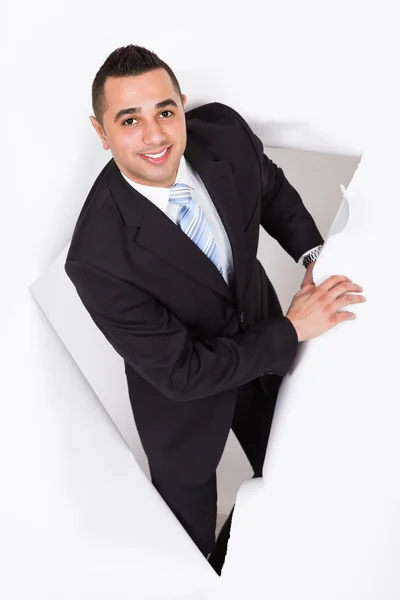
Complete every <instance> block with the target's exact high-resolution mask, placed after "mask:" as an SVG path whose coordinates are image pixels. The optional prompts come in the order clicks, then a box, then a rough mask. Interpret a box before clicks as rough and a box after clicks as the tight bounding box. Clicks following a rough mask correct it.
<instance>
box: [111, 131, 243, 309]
mask: <svg viewBox="0 0 400 600" xmlns="http://www.w3.org/2000/svg"><path fill="white" fill-rule="evenodd" d="M184 157H185V159H186V160H187V161H188V162H189V164H190V166H191V168H193V169H194V171H195V172H196V173H198V174H199V176H200V178H201V179H202V181H203V182H204V184H205V186H206V188H207V190H208V192H209V194H210V196H211V198H212V201H213V203H214V205H215V207H216V209H217V211H218V213H219V215H220V217H221V221H222V223H223V224H224V227H225V229H226V232H227V235H228V237H229V240H230V244H231V247H232V254H233V263H234V271H235V284H234V290H233V291H232V290H231V289H230V288H229V286H228V285H227V284H226V282H225V280H224V278H223V277H222V275H221V274H220V272H219V271H218V269H217V267H216V266H215V265H214V264H213V263H212V262H211V261H210V260H209V258H207V257H206V256H205V254H204V253H203V252H202V250H200V249H199V248H198V247H197V246H196V245H195V244H194V243H193V242H192V240H190V239H189V238H188V236H187V235H186V234H185V233H184V232H183V231H182V230H181V229H180V228H179V227H177V226H176V225H175V224H174V223H173V222H172V221H171V219H170V218H169V217H168V216H167V215H165V214H164V213H163V212H161V211H160V210H159V209H158V208H157V207H156V206H154V205H153V204H152V202H150V201H149V200H148V199H147V198H146V197H145V196H144V195H143V194H141V193H140V192H139V191H138V190H136V189H135V188H134V187H133V186H131V185H130V184H129V183H128V182H127V181H126V179H125V178H124V177H123V176H122V173H121V171H120V170H119V168H118V167H117V165H116V163H115V161H114V159H112V160H111V161H110V163H109V168H108V169H107V171H106V180H107V182H108V186H109V188H110V191H111V193H112V196H113V198H114V200H115V202H116V204H117V206H118V208H119V210H120V212H121V215H122V217H123V219H124V222H125V224H126V226H127V227H131V228H135V231H132V240H134V242H135V243H137V244H140V245H141V246H143V247H145V248H146V249H147V250H148V251H149V252H151V253H153V254H155V255H157V257H158V258H161V259H162V260H164V261H166V262H167V263H169V264H171V265H172V266H173V267H175V268H177V269H180V270H181V271H183V272H184V273H185V274H187V275H189V276H190V277H193V278H195V279H197V280H199V281H200V282H201V283H203V284H204V285H206V286H208V287H210V288H211V289H213V290H215V291H217V292H219V293H220V294H223V295H225V296H226V297H228V298H230V299H231V300H235V297H236V301H237V303H238V304H239V305H241V302H242V298H243V293H244V289H245V275H246V273H245V271H246V263H245V236H244V231H243V215H242V209H241V203H240V198H239V195H238V191H237V186H236V184H235V180H234V176H233V172H232V169H231V167H230V165H229V163H228V162H227V161H225V160H219V159H218V158H217V157H215V156H214V155H213V154H212V153H211V152H210V151H209V150H208V149H207V148H206V147H205V146H204V145H203V144H202V143H201V142H200V141H199V139H198V136H196V135H195V134H194V132H192V131H191V129H190V127H189V123H188V128H187V144H186V149H185V152H184ZM165 240H168V243H166V242H165Z"/></svg>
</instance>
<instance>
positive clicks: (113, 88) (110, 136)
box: [89, 69, 186, 187]
mask: <svg viewBox="0 0 400 600" xmlns="http://www.w3.org/2000/svg"><path fill="white" fill-rule="evenodd" d="M104 92H105V98H106V106H107V108H106V111H105V112H104V115H103V125H104V130H103V129H102V127H101V125H100V124H99V123H98V121H97V120H96V119H95V117H89V118H90V120H91V122H92V125H93V127H94V128H95V129H96V131H97V133H98V134H99V136H100V138H101V140H102V142H103V148H104V149H105V150H108V149H110V150H111V153H112V155H113V158H114V160H115V162H116V164H117V165H118V167H119V169H120V170H121V171H122V173H123V174H124V175H126V177H128V178H129V179H131V180H133V181H135V182H137V183H141V184H143V185H152V186H157V187H171V186H172V185H173V184H174V182H175V178H176V174H177V172H178V168H179V162H180V159H181V156H182V154H183V152H184V151H185V148H186V119H185V112H184V109H183V106H182V103H183V105H184V104H186V96H185V95H183V94H182V102H181V98H180V97H179V95H178V94H177V93H176V91H175V89H174V87H173V85H172V82H171V79H170V77H169V75H168V73H167V71H165V69H156V70H154V71H150V72H148V73H144V74H142V75H137V76H132V77H108V78H107V79H106V82H105V86H104ZM164 101H168V102H166V103H165V105H162V106H159V107H157V104H159V103H161V102H164ZM174 103H175V104H176V105H175V104H174ZM165 148H168V150H167V152H166V154H165V157H161V158H160V159H153V160H152V159H151V157H150V158H147V157H146V156H143V154H145V153H146V154H159V153H160V152H161V151H162V150H164V149H165Z"/></svg>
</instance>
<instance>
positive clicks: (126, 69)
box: [92, 44, 182, 129]
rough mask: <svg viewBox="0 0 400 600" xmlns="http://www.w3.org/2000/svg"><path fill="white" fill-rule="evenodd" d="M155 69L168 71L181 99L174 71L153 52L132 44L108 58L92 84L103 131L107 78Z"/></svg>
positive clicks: (96, 113)
mask: <svg viewBox="0 0 400 600" xmlns="http://www.w3.org/2000/svg"><path fill="white" fill-rule="evenodd" d="M155 69H165V70H166V71H167V73H168V74H169V76H170V78H171V81H172V85H173V86H174V89H175V91H176V93H177V94H178V95H179V98H181V88H180V86H179V83H178V80H177V78H176V77H175V74H174V73H173V71H172V69H171V68H170V67H169V66H168V65H167V64H166V63H165V62H164V61H163V60H161V59H160V58H159V57H158V56H157V54H155V53H154V52H152V51H151V50H147V48H143V47H142V46H136V45H134V44H130V45H129V46H122V47H121V48H117V49H116V50H114V52H112V53H111V54H110V55H109V56H108V57H107V58H106V60H105V62H104V63H103V64H102V66H101V67H100V69H99V70H98V71H97V73H96V77H95V78H94V81H93V84H92V106H93V112H94V114H95V117H96V119H97V121H98V122H99V123H100V125H101V126H102V127H103V129H104V126H103V115H104V112H105V110H106V109H107V106H106V99H105V93H104V84H105V81H106V79H107V77H129V76H132V75H142V74H143V73H147V72H148V71H153V70H155ZM181 101H182V98H181Z"/></svg>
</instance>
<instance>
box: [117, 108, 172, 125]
mask: <svg viewBox="0 0 400 600" xmlns="http://www.w3.org/2000/svg"><path fill="white" fill-rule="evenodd" d="M165 113H171V115H173V114H174V113H173V112H172V111H171V110H163V111H162V112H161V113H160V115H163V114H165ZM128 121H136V119H135V118H134V117H129V119H126V120H125V121H123V122H122V125H125V123H128ZM131 124H132V123H129V125H131Z"/></svg>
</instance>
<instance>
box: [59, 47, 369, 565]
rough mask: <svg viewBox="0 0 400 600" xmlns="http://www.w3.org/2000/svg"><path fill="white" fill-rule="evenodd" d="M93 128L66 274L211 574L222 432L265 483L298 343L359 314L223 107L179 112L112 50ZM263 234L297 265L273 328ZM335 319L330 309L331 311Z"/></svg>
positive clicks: (155, 79)
mask: <svg viewBox="0 0 400 600" xmlns="http://www.w3.org/2000/svg"><path fill="white" fill-rule="evenodd" d="M92 101H93V111H94V116H91V117H90V120H91V122H92V125H93V127H94V128H95V130H96V132H97V133H98V135H99V137H100V139H101V142H102V144H103V148H104V149H105V150H111V154H112V158H111V160H110V161H109V162H108V163H107V164H106V165H105V167H104V168H103V169H102V171H101V172H100V174H99V176H98V177H97V179H96V181H95V182H94V184H93V186H92V188H91V190H90V192H89V195H88V197H87V198H86V201H85V202H84V204H83V207H82V210H81V212H80V215H79V217H78V220H77V223H76V226H75V230H74V232H73V236H72V241H71V245H70V249H69V252H68V256H67V259H66V263H65V270H66V272H67V274H68V276H69V277H70V279H71V280H72V282H73V283H74V285H75V287H76V290H77V293H78V295H79V297H80V298H81V300H82V302H83V304H84V306H85V307H86V309H87V311H88V312H89V314H90V316H91V318H92V319H93V321H94V322H95V323H96V325H97V327H98V328H99V329H100V330H101V331H102V333H103V334H104V336H105V337H106V338H107V340H108V341H109V342H110V344H111V345H112V346H113V347H114V349H115V351H116V352H118V354H119V355H120V356H121V357H122V358H123V360H124V364H125V373H126V378H127V384H128V391H129V397H130V402H131V405H132V411H133V415H134V418H135V422H136V425H137V429H138V432H139V435H140V439H141V442H142V444H143V448H144V450H145V452H146V455H147V458H148V461H149V468H150V473H151V480H152V483H153V485H154V486H155V488H156V489H157V490H158V491H159V493H160V494H161V496H162V497H163V498H164V500H165V502H166V503H167V504H168V506H169V507H170V508H171V510H172V511H173V512H174V514H175V515H176V517H177V518H178V519H179V521H180V522H181V524H182V526H183V527H184V528H185V529H186V531H187V532H188V534H189V535H190V536H191V538H192V539H193V541H194V543H195V544H196V545H197V546H198V548H199V549H200V551H201V552H202V553H203V554H204V555H205V556H208V555H209V554H211V556H210V557H209V561H210V564H211V565H212V566H213V568H214V569H215V570H216V571H217V573H219V572H220V571H221V567H222V564H223V560H224V556H225V551H226V543H227V539H228V536H229V527H230V522H231V517H232V513H231V515H230V517H229V518H228V520H227V522H226V524H225V525H224V527H223V529H222V531H221V533H220V536H219V538H218V540H217V543H216V541H215V526H216V511H217V488H216V468H217V466H218V463H219V461H220V459H221V456H222V453H223V450H224V447H225V444H226V440H227V437H228V434H229V430H230V428H232V430H233V431H234V433H235V435H236V436H237V438H238V440H239V443H240V444H241V446H242V447H243V450H244V452H245V454H246V456H247V458H248V459H249V461H250V463H251V465H252V468H253V470H254V476H256V477H259V476H261V473H262V466H263V463H264V458H265V452H266V448H267V442H268V435H269V430H270V425H271V420H272V415H273V411H274V406H275V400H276V395H277V392H278V388H279V385H280V382H281V379H282V377H283V376H284V375H285V374H286V373H287V371H288V370H289V368H290V367H291V365H292V363H293V360H294V357H295V355H296V352H297V348H298V342H299V341H302V340H306V339H310V338H312V337H316V336H318V335H320V334H321V333H323V332H324V331H326V330H327V329H330V328H331V327H334V326H336V325H337V324H339V323H340V322H343V321H344V320H348V319H351V318H353V313H351V312H348V311H339V309H341V308H343V307H344V306H345V305H348V304H350V303H354V302H360V301H363V298H362V296H360V295H358V294H354V293H353V292H359V291H360V290H361V288H360V287H359V286H358V285H356V284H354V283H352V282H351V281H350V280H349V279H348V278H347V277H345V276H335V277H330V278H329V279H328V280H327V281H326V282H324V283H323V284H321V285H320V286H318V287H316V286H315V285H314V284H313V283H312V276H311V271H312V266H313V263H314V261H315V260H316V258H317V256H318V253H319V251H320V248H321V245H322V244H323V239H322V237H321V235H320V233H319V231H318V229H317V227H316V225H315V223H314V220H313V218H312V217H311V215H310V214H309V212H308V211H307V210H306V208H305V206H304V204H303V202H302V200H301V198H300V196H299V194H298V193H297V192H296V190H295V189H294V188H293V187H292V186H291V184H290V183H289V182H288V180H287V179H286V177H285V175H284V173H283V171H282V169H280V168H279V167H277V165H275V164H274V163H273V162H272V161H271V160H270V159H269V158H268V157H267V156H266V155H265V154H264V153H263V144H262V142H261V140H260V139H259V138H258V137H257V136H256V135H255V134H254V133H253V132H252V130H251V129H250V127H249V126H248V124H247V123H246V121H245V120H244V119H243V118H242V117H241V116H240V115H239V113H237V112H236V111H235V110H234V109H233V108H231V107H229V106H226V105H224V104H221V103H218V102H212V103H209V104H204V105H202V106H198V107H197V108H194V109H192V110H190V111H188V112H186V113H185V111H184V106H185V104H186V96H185V95H184V94H182V93H181V90H180V86H179V83H178V81H177V79H176V77H175V75H174V73H173V72H172V70H171V69H170V67H169V66H168V65H166V63H164V62H163V61H162V60H161V59H159V58H158V56H157V55H156V54H154V53H153V52H151V51H149V50H147V49H145V48H142V47H140V46H134V45H130V46H127V47H122V48H118V49H117V50H115V51H114V52H113V53H112V54H111V55H110V56H109V57H108V58H107V60H106V61H105V62H104V64H103V65H102V67H101V68H100V69H99V71H98V73H97V74H96V77H95V79H94V82H93V86H92ZM260 225H261V226H262V227H263V228H264V229H265V230H266V231H267V232H268V233H269V234H270V235H272V236H273V237H274V238H275V239H277V240H278V242H279V243H280V244H281V246H282V247H283V248H284V249H285V250H286V251H287V252H288V253H289V255H290V256H291V257H292V258H293V259H294V260H295V261H298V262H301V263H302V264H304V266H306V267H307V272H306V275H305V279H304V281H303V285H302V289H301V290H300V291H299V292H298V293H297V294H296V296H295V297H294V299H293V302H292V304H291V306H290V308H289V311H288V313H287V314H286V315H283V313H282V310H281V307H280V304H279V302H278V299H277V296H276V293H275V291H274V288H273V286H272V284H271V282H270V280H269V278H268V276H267V274H266V273H265V270H264V269H263V267H262V265H261V263H260V262H259V261H258V260H257V258H256V254H257V247H258V238H259V228H260ZM338 311H339V312H338Z"/></svg>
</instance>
